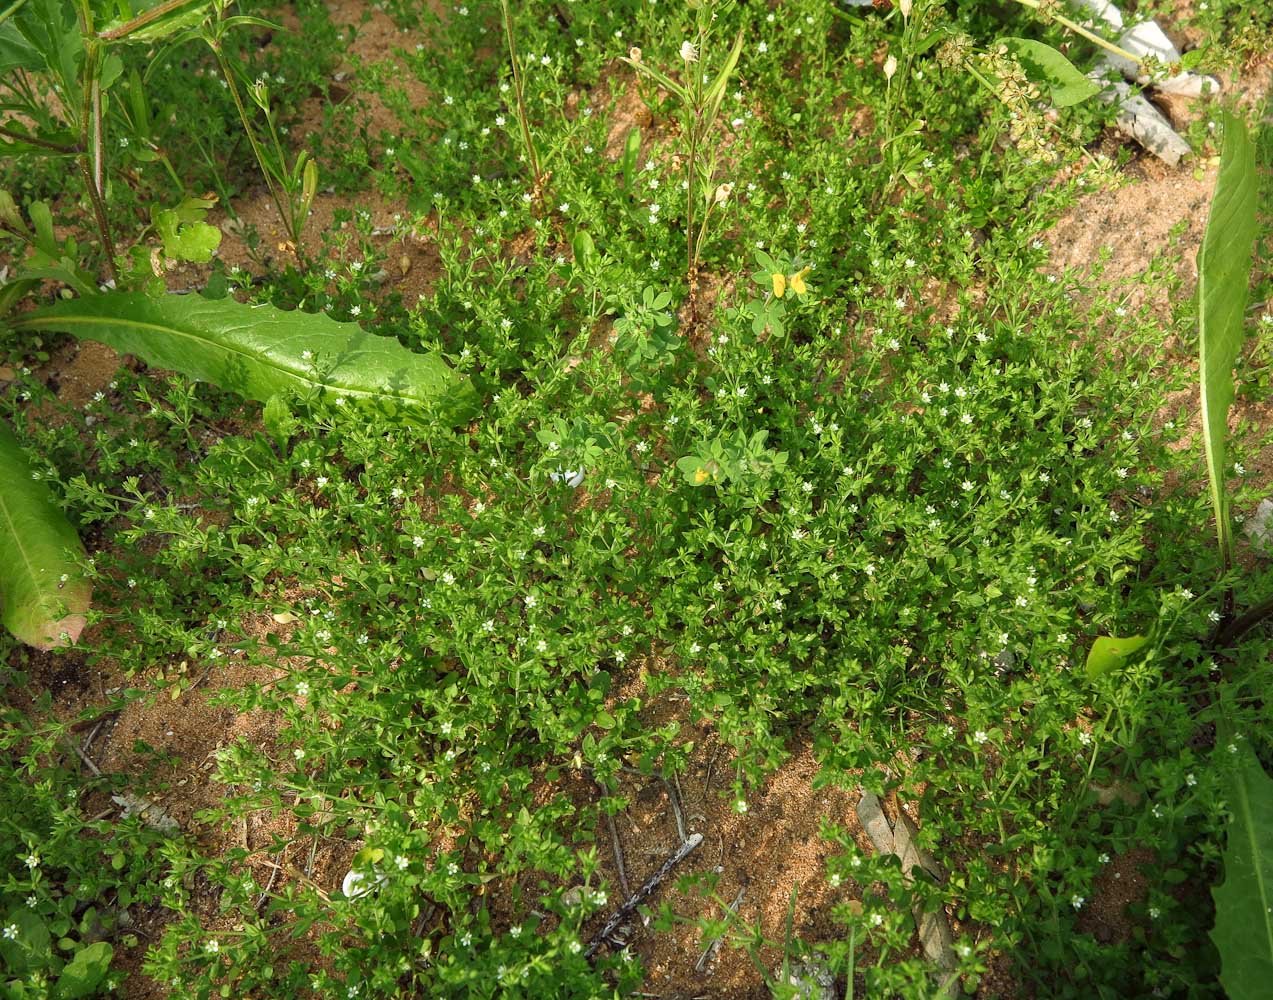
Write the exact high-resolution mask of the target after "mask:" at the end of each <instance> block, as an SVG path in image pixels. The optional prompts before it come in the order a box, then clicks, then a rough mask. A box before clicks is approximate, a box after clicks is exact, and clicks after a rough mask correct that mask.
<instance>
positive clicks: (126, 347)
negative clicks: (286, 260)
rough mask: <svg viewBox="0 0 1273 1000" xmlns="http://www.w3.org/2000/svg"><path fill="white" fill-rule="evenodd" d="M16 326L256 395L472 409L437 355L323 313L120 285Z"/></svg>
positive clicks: (471, 400) (459, 415)
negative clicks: (92, 343) (96, 344)
mask: <svg viewBox="0 0 1273 1000" xmlns="http://www.w3.org/2000/svg"><path fill="white" fill-rule="evenodd" d="M15 325H16V326H18V327H19V328H22V329H27V330H61V331H65V332H66V333H70V334H72V335H73V336H75V337H80V338H83V339H87V340H100V341H101V342H102V343H104V344H108V345H110V346H111V347H113V348H115V350H117V351H120V352H121V353H125V354H135V355H136V356H137V357H139V358H142V359H143V360H144V361H145V362H146V363H147V364H150V365H153V366H155V367H158V368H168V369H171V370H173V371H177V372H181V373H182V374H183V375H186V376H188V377H189V378H193V379H197V380H200V381H204V382H211V383H213V384H214V385H218V386H220V387H221V388H223V389H228V390H229V391H231V392H236V393H238V394H239V395H241V396H246V397H247V398H248V399H255V400H257V401H259V402H265V401H266V400H268V399H269V398H270V397H271V396H274V395H276V394H282V395H300V396H304V397H309V396H314V395H322V394H326V395H327V396H328V397H334V398H343V399H347V400H349V401H350V402H364V403H368V404H371V405H374V406H377V407H380V408H381V409H383V410H385V411H387V412H393V413H403V414H405V415H411V414H412V413H420V412H424V411H432V412H436V413H437V414H438V415H439V416H441V417H442V418H443V419H446V420H449V421H450V422H452V423H461V422H463V421H465V420H467V419H469V417H471V416H472V415H473V414H474V412H475V411H476V396H475V394H474V392H473V388H472V386H471V385H470V383H469V380H468V379H467V378H465V377H464V376H462V375H459V374H457V373H456V372H455V371H453V370H452V369H451V368H450V366H449V365H447V363H446V362H445V361H443V360H442V358H441V357H439V356H438V355H437V354H432V353H431V354H416V353H414V352H413V351H409V350H407V348H405V347H403V346H402V345H401V344H399V343H398V342H397V341H396V340H392V339H390V338H387V337H377V336H375V335H374V334H370V333H367V332H366V331H365V330H363V329H362V328H361V327H359V326H358V325H357V324H356V323H339V322H337V321H336V320H334V319H332V318H331V317H330V316H326V315H323V314H321V313H319V314H314V313H303V312H299V311H297V312H284V311H283V310H281V309H276V308H275V307H273V306H270V305H259V306H251V305H244V304H243V303H241V302H236V301H234V300H233V299H218V300H215V301H213V300H209V299H204V298H200V297H199V296H195V295H165V296H160V297H158V298H151V297H150V296H147V295H142V294H138V293H126V292H118V293H108V294H104V295H93V296H85V297H83V298H79V299H75V300H73V301H70V302H60V303H58V304H56V305H53V306H48V307H46V308H44V309H40V310H37V311H35V312H33V313H30V314H28V315H26V316H23V317H21V319H19V320H17V321H16V323H15Z"/></svg>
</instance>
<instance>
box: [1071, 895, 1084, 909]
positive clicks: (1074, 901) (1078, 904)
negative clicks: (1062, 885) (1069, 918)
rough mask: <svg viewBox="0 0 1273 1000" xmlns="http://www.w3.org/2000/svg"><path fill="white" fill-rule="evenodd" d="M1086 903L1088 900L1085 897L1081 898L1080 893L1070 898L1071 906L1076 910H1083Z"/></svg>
mask: <svg viewBox="0 0 1273 1000" xmlns="http://www.w3.org/2000/svg"><path fill="white" fill-rule="evenodd" d="M1086 902H1087V899H1086V898H1084V897H1083V896H1080V895H1079V894H1078V893H1075V894H1074V895H1073V896H1071V897H1070V905H1071V906H1072V907H1074V909H1076V910H1081V909H1082V908H1083V904H1084V903H1086Z"/></svg>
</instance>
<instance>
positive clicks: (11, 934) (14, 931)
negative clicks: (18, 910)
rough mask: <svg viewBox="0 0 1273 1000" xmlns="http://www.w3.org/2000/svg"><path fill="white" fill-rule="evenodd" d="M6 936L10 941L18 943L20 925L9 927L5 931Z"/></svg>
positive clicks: (10, 925)
mask: <svg viewBox="0 0 1273 1000" xmlns="http://www.w3.org/2000/svg"><path fill="white" fill-rule="evenodd" d="M4 936H5V937H6V938H8V939H9V940H10V941H16V940H17V939H18V925H17V924H9V925H7V926H6V927H5V929H4Z"/></svg>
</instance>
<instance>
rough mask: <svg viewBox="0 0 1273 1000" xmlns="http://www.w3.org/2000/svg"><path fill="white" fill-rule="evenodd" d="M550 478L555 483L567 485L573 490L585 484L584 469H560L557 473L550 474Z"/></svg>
mask: <svg viewBox="0 0 1273 1000" xmlns="http://www.w3.org/2000/svg"><path fill="white" fill-rule="evenodd" d="M548 478H549V479H551V480H552V481H553V482H554V483H565V484H566V485H567V486H569V487H570V488H571V489H572V490H573V489H576V488H578V486H579V484H580V483H582V482H583V469H562V468H558V469H557V471H556V472H550V473H548Z"/></svg>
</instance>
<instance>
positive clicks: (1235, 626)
mask: <svg viewBox="0 0 1273 1000" xmlns="http://www.w3.org/2000/svg"><path fill="white" fill-rule="evenodd" d="M1270 615H1273V596H1270V597H1266V598H1265V599H1264V600H1262V601H1261V602H1260V603H1259V604H1257V605H1256V606H1255V607H1253V608H1252V609H1251V610H1250V611H1248V612H1247V613H1246V614H1244V615H1242V616H1240V617H1238V618H1235V619H1234V620H1233V621H1231V622H1229V624H1228V625H1226V626H1225V627H1224V628H1222V629H1220V631H1219V632H1217V633H1216V636H1215V638H1214V639H1212V640H1211V648H1212V649H1228V648H1229V647H1230V646H1232V645H1233V644H1234V643H1235V642H1237V641H1238V640H1239V639H1241V638H1242V636H1244V635H1246V634H1247V633H1248V632H1249V631H1251V629H1253V628H1255V626H1256V625H1258V624H1260V622H1262V621H1264V619H1266V618H1268V617H1269V616H1270Z"/></svg>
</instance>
